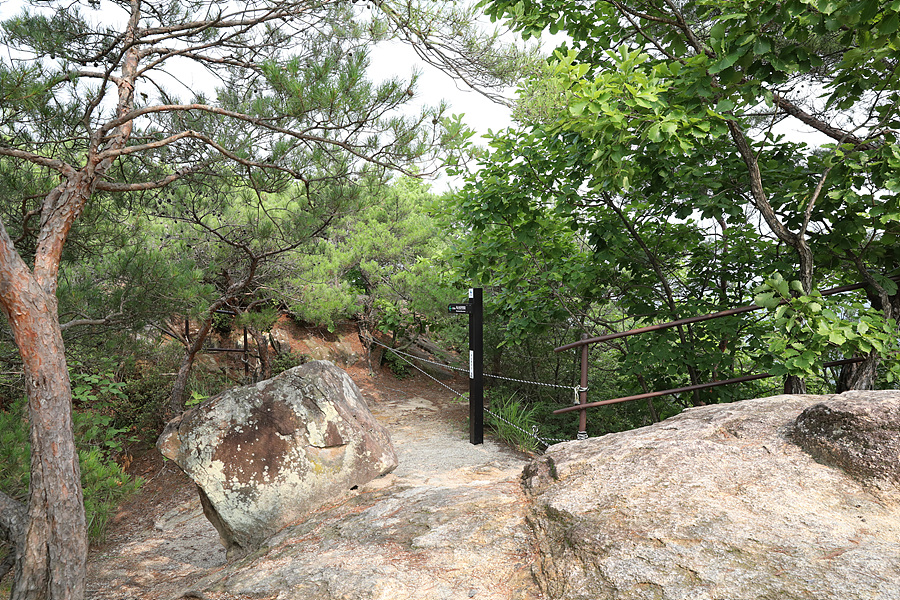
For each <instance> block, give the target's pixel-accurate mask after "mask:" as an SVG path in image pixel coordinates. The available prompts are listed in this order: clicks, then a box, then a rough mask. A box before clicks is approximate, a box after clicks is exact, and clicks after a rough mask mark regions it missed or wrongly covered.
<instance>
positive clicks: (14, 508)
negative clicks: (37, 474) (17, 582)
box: [0, 492, 28, 579]
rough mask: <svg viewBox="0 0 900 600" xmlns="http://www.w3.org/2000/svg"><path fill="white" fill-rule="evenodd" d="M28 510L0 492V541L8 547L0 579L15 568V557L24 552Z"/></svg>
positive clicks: (1, 567)
mask: <svg viewBox="0 0 900 600" xmlns="http://www.w3.org/2000/svg"><path fill="white" fill-rule="evenodd" d="M27 517H28V508H27V507H26V506H25V505H24V504H23V503H21V502H19V501H18V500H16V499H15V498H10V497H9V496H7V495H6V494H4V493H3V492H0V541H3V542H7V543H8V544H9V545H10V547H11V550H10V553H9V556H7V557H6V559H5V560H4V561H3V564H2V565H0V579H3V577H5V576H6V574H7V573H8V572H9V571H10V570H11V569H12V568H13V567H14V566H15V564H16V557H17V556H19V555H21V554H22V553H24V551H25V526H26V524H27V523H28V521H27Z"/></svg>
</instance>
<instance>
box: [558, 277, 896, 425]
mask: <svg viewBox="0 0 900 600" xmlns="http://www.w3.org/2000/svg"><path fill="white" fill-rule="evenodd" d="M890 279H891V280H892V281H895V282H898V283H900V276H894V277H891V278H890ZM866 285H867V284H865V283H855V284H851V285H842V286H838V287H834V288H829V289H827V290H824V291H823V292H821V295H822V296H832V295H834V294H840V293H843V292H852V291H855V290H860V289H863V288H865V287H866ZM787 302H788V300H782V301H780V302H779V305H781V304H786V303H787ZM762 308H764V307H762V306H757V305H755V304H751V305H749V306H741V307H738V308H732V309H729V310H723V311H719V312H716V313H709V314H705V315H697V316H695V317H687V318H684V319H678V320H675V321H669V322H667V323H660V324H657V325H648V326H646V327H638V328H636V329H630V330H628V331H620V332H617V333H610V334H607V335H601V336H598V337H594V338H588V337H586V335H583V336H582V339H581V340H579V341H577V342H572V343H570V344H566V345H564V346H560V347H558V348H554V349H553V351H554V352H562V351H563V350H569V349H572V348H581V386H580V390H579V394H578V396H579V403H578V404H576V405H574V406H568V407H566V408H560V409H557V410H554V411H553V414H562V413H567V412H573V411H576V410H578V411H581V417H580V419H579V427H578V439H584V438H586V437H587V431H586V429H587V410H586V409H588V408H594V407H597V406H605V405H608V404H618V403H620V402H629V401H632V400H643V399H647V398H656V397H658V396H668V395H670V394H679V393H683V392H692V391H695V390H704V389H708V388H713V387H719V386H723V385H731V384H735V383H745V382H748V381H755V380H757V379H766V378H769V377H775V375H772V374H770V373H760V374H756V375H745V376H743V377H736V378H734V379H726V380H722V381H713V382H710V383H700V384H696V385H689V386H685V387H680V388H674V389H670V390H661V391H658V392H647V393H644V394H636V395H634V396H625V397H622V398H613V399H611V400H600V401H598V402H590V403H588V402H587V362H588V356H587V355H588V346H589V345H591V344H596V343H599V342H606V341H609V340H614V339H618V338H623V337H628V336H632V335H639V334H641V333H648V332H651V331H660V330H663V329H670V328H672V327H678V326H679V325H689V324H691V323H700V322H702V321H709V320H712V319H719V318H721V317H730V316H734V315H739V314H742V313H746V312H753V311H756V310H760V309H762ZM863 360H864V359H863V358H848V359H843V360H838V361H831V362H827V363H825V364H824V365H823V366H825V367H834V366H838V365H846V364H853V363H858V362H862V361H863Z"/></svg>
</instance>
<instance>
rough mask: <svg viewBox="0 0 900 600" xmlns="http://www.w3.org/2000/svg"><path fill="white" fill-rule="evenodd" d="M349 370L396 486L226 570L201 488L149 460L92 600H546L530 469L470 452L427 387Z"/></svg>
mask: <svg viewBox="0 0 900 600" xmlns="http://www.w3.org/2000/svg"><path fill="white" fill-rule="evenodd" d="M347 371H348V373H350V375H351V377H352V378H353V379H354V381H356V383H357V385H359V387H360V389H361V390H362V392H363V395H364V396H365V398H366V400H367V402H368V403H369V406H370V409H371V410H372V412H373V414H374V415H375V416H376V418H378V420H379V421H381V422H382V423H383V424H384V425H385V426H386V427H387V428H388V430H389V431H390V434H391V437H392V440H393V443H394V446H395V448H396V450H397V454H398V458H399V466H398V467H397V469H396V470H395V471H394V472H393V473H391V474H389V475H388V476H386V477H383V478H380V479H378V480H376V481H373V482H371V483H370V484H368V485H367V486H364V487H363V488H361V489H360V490H357V491H356V492H354V493H353V494H352V495H350V496H347V497H345V498H341V499H338V500H336V501H335V502H334V503H333V504H332V505H330V506H326V507H323V508H322V509H320V510H318V511H316V512H315V513H313V514H312V515H310V517H309V518H308V519H306V520H304V521H303V522H302V523H298V524H296V525H295V526H292V527H289V528H288V529H286V530H285V531H283V532H282V533H281V534H279V535H278V536H276V538H275V539H274V540H273V541H272V545H271V546H270V548H269V549H268V550H267V551H261V552H258V553H256V554H255V555H252V556H250V557H248V558H245V559H244V560H242V561H240V563H239V564H236V565H235V564H232V565H228V564H226V561H225V552H224V548H223V547H222V546H221V544H220V542H219V539H218V534H217V532H216V531H215V529H214V528H213V527H212V525H210V523H209V522H208V521H207V520H206V518H205V517H204V516H203V513H202V511H201V509H200V504H199V501H198V499H197V495H196V492H195V491H194V487H193V484H192V483H191V482H190V481H189V480H188V479H187V478H186V477H185V476H184V475H183V474H182V473H181V472H180V470H179V469H178V468H177V467H176V466H175V465H174V464H172V463H171V462H168V461H166V462H163V461H162V459H161V458H160V457H159V455H158V454H157V453H156V452H151V453H148V455H146V456H144V457H141V458H140V459H138V460H137V461H136V462H135V464H134V465H133V466H132V471H136V472H137V474H140V475H142V476H144V477H145V478H146V479H148V483H147V484H146V485H145V487H144V488H143V490H142V491H141V492H140V493H139V495H138V496H137V497H135V498H134V499H132V500H131V501H130V502H129V503H128V504H127V505H126V506H124V507H123V508H122V510H120V512H119V513H118V515H117V516H116V517H115V519H114V520H113V523H112V525H111V528H110V532H109V535H108V538H107V541H106V542H105V543H104V544H103V545H102V546H100V547H97V548H94V549H92V551H91V554H90V556H89V579H88V586H87V588H88V593H87V598H88V600H132V599H133V600H137V599H141V600H168V599H170V598H177V597H178V596H179V595H180V594H181V593H182V592H184V591H187V590H197V591H200V592H202V594H203V595H204V596H205V597H207V598H209V599H210V600H226V599H227V600H234V599H239V598H240V599H243V598H255V599H257V600H259V599H277V600H301V599H302V600H318V599H321V600H331V599H337V598H342V599H348V600H349V599H356V598H360V599H363V598H365V599H373V600H374V599H379V600H388V599H390V600H403V599H404V598H409V599H421V600H430V599H432V598H434V599H455V598H460V599H464V598H476V600H485V599H489V600H494V599H497V600H500V599H521V600H528V599H534V598H540V595H539V593H538V591H537V589H536V587H535V586H534V583H533V581H532V577H531V565H532V562H533V550H532V548H531V541H530V536H529V534H528V531H527V528H526V525H525V522H524V497H523V496H522V492H521V489H520V485H519V474H520V473H521V470H522V468H523V466H524V464H525V463H526V462H527V460H528V459H529V457H527V456H525V455H522V454H520V453H516V452H513V451H512V450H510V449H508V448H506V447H505V446H501V445H499V444H497V443H496V442H495V441H494V440H491V439H486V440H485V443H484V444H483V445H480V446H473V445H471V444H469V443H468V433H467V429H466V417H467V414H468V407H467V406H465V405H464V404H462V403H461V402H459V401H458V400H455V399H454V398H453V394H452V393H450V392H449V391H447V390H446V389H445V388H443V387H441V386H440V385H438V384H436V383H434V382H432V381H430V380H428V379H427V378H425V377H424V376H422V375H419V376H417V377H413V378H410V379H407V380H403V381H398V380H396V379H394V378H393V377H392V376H391V375H390V374H389V373H387V372H384V373H379V374H378V375H377V376H373V375H372V374H370V373H368V372H367V370H366V369H364V368H362V367H361V366H360V367H357V368H348V369H347ZM451 385H452V386H453V387H455V389H460V390H464V389H465V385H466V381H465V380H464V379H463V380H460V381H456V382H451Z"/></svg>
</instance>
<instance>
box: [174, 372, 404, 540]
mask: <svg viewBox="0 0 900 600" xmlns="http://www.w3.org/2000/svg"><path fill="white" fill-rule="evenodd" d="M157 447H158V448H159V450H160V452H161V453H162V454H163V455H164V456H166V457H168V458H171V459H172V460H174V461H175V462H176V464H178V466H180V467H181V468H182V469H183V470H184V471H185V473H187V474H188V475H189V476H190V477H191V478H192V479H193V480H194V481H195V482H196V483H197V486H198V488H199V490H200V499H201V501H202V503H203V509H204V512H205V513H206V516H207V518H209V520H210V521H211V522H212V524H213V525H214V526H215V527H216V529H217V530H218V531H219V534H220V536H221V538H222V542H223V543H224V544H225V547H226V548H227V549H228V554H229V557H238V556H242V555H244V554H246V553H247V552H249V551H252V550H255V549H257V548H259V547H260V546H261V545H263V544H264V542H265V541H266V540H267V539H268V538H269V537H271V536H272V535H274V534H275V533H277V532H278V531H279V530H281V529H282V528H283V527H285V526H286V525H288V524H289V523H291V522H293V521H296V520H298V519H300V518H302V517H304V516H305V515H307V514H308V513H309V512H310V511H311V510H313V509H315V508H317V507H319V506H321V505H322V504H324V503H326V502H328V501H331V500H333V499H335V498H336V497H339V496H341V495H343V494H345V493H346V492H347V491H348V490H350V489H352V488H354V487H356V486H359V485H362V484H364V483H367V482H369V481H371V480H372V479H374V478H376V477H378V476H380V475H384V474H386V473H389V472H390V471H392V470H393V469H394V468H395V467H396V466H397V456H396V454H395V452H394V448H393V446H392V445H391V440H390V437H389V435H388V433H387V431H386V430H385V429H384V427H382V426H381V425H380V424H379V423H378V422H377V421H376V420H375V418H374V417H373V416H372V414H371V413H370V412H369V409H368V407H367V406H366V403H365V400H364V399H363V397H362V395H361V394H360V392H359V389H358V388H357V387H356V385H355V384H354V383H353V381H352V380H351V379H350V377H349V376H347V374H346V373H344V372H343V371H342V370H340V369H338V368H337V367H335V366H334V365H333V364H331V363H330V362H327V361H315V362H311V363H307V364H305V365H303V366H300V367H296V368H293V369H290V370H288V371H285V372H284V373H282V374H280V375H278V376H277V377H274V378H272V379H269V380H267V381H262V382H259V383H257V384H255V385H249V386H245V387H240V388H235V389H232V390H229V391H227V392H224V393H223V394H220V395H219V396H216V397H214V398H211V399H210V400H207V401H206V402H204V403H203V404H201V405H199V406H198V407H196V408H194V409H193V410H189V411H187V412H186V413H184V414H183V415H182V416H181V417H179V418H177V419H175V420H173V421H172V422H170V423H169V424H168V425H167V426H166V428H165V430H164V431H163V433H162V435H161V436H160V438H159V441H158V442H157Z"/></svg>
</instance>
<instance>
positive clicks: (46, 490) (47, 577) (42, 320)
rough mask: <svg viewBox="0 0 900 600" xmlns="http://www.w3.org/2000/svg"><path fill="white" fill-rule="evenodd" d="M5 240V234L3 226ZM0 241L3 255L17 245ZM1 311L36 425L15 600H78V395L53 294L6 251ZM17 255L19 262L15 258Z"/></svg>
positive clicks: (82, 545) (82, 565)
mask: <svg viewBox="0 0 900 600" xmlns="http://www.w3.org/2000/svg"><path fill="white" fill-rule="evenodd" d="M0 237H6V232H5V230H2V229H0ZM8 240H9V238H8V237H6V239H5V240H3V239H0V246H3V250H6V251H8V250H10V249H11V244H9V245H6V244H3V242H5V241H8ZM0 254H2V258H3V259H4V260H0V283H2V284H3V285H2V286H0V287H2V288H3V289H2V292H0V306H2V308H3V312H4V314H5V315H6V318H7V319H8V321H9V324H10V327H11V329H12V332H13V337H14V339H15V342H16V346H17V347H18V349H19V354H20V355H21V357H22V363H23V367H24V372H25V382H26V392H27V395H28V419H29V423H30V425H31V435H30V440H31V484H30V488H29V496H28V506H27V514H28V523H27V525H26V527H25V530H24V532H23V536H24V538H23V539H24V546H23V547H22V550H21V551H19V552H17V554H16V563H15V569H16V576H15V581H14V582H13V588H12V594H11V595H10V599H11V600H80V599H81V598H83V597H84V583H85V574H86V569H87V562H86V561H87V526H86V524H85V516H84V502H83V498H82V492H81V471H80V468H79V464H78V452H77V451H76V449H75V441H74V436H73V434H72V390H71V387H70V384H69V373H68V369H67V367H66V358H65V348H64V346H63V340H62V332H61V331H60V327H59V320H58V318H57V311H56V297H55V295H52V294H49V293H47V291H46V290H44V289H43V287H41V286H40V285H39V284H38V281H37V280H36V279H35V277H33V276H32V274H31V273H30V272H29V271H28V269H27V267H26V266H25V264H24V263H22V262H21V259H19V260H18V261H17V260H14V259H11V257H10V255H9V254H8V253H7V252H2V253H0ZM16 258H18V257H16Z"/></svg>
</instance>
